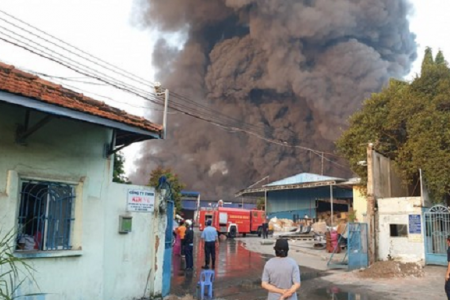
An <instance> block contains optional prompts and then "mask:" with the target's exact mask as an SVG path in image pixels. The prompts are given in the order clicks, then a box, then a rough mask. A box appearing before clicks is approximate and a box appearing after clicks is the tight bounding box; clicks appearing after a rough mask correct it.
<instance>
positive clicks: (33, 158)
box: [0, 103, 164, 300]
mask: <svg viewBox="0 0 450 300" xmlns="http://www.w3.org/2000/svg"><path fill="white" fill-rule="evenodd" d="M31 115H32V120H31V124H34V123H35V122H36V121H38V120H39V119H40V118H42V116H43V115H42V114H39V113H36V112H33V113H32V114H31ZM24 116H25V110H23V109H21V108H19V107H15V106H10V105H5V104H2V103H0V229H1V232H0V235H1V234H4V232H5V231H6V230H8V229H11V228H13V227H15V226H17V215H18V205H19V200H20V198H19V192H20V186H19V180H20V178H25V177H26V178H34V179H43V180H50V181H58V182H61V181H63V182H68V183H71V184H74V185H76V186H77V189H76V196H77V197H76V207H75V210H76V215H75V223H74V227H73V239H72V241H73V245H74V247H73V250H70V251H53V252H50V251H40V252H38V253H37V254H36V255H34V256H35V257H34V258H30V259H27V260H28V261H29V263H30V264H31V265H32V266H33V267H34V268H35V270H36V273H35V278H36V281H37V282H38V284H39V287H40V291H41V292H45V293H48V294H47V295H46V296H44V297H40V298H39V299H42V300H44V299H45V300H83V299H89V300H92V299H96V300H101V299H104V300H125V299H130V300H131V299H134V298H140V297H142V296H144V292H145V291H146V292H149V291H150V290H154V291H156V292H158V291H159V293H160V291H161V288H162V276H159V277H155V274H151V277H150V279H152V282H151V284H150V286H148V285H147V281H148V279H149V277H148V274H149V272H150V269H151V266H153V265H154V264H155V263H156V264H158V265H160V266H161V267H160V269H161V274H162V261H163V255H162V254H161V255H159V253H160V252H161V249H162V247H163V244H164V243H160V244H162V245H159V246H158V248H157V249H156V250H157V251H156V252H155V251H154V250H155V247H154V244H155V236H154V234H155V233H157V234H159V236H158V239H159V238H160V237H163V236H164V230H163V228H162V227H161V226H164V222H161V221H160V220H159V219H155V218H154V214H151V213H132V216H133V232H131V233H129V234H126V235H122V234H119V233H118V221H119V215H121V214H125V213H126V200H127V197H126V191H127V189H128V188H129V186H123V185H119V184H113V183H112V182H111V181H112V167H113V166H112V162H113V160H112V157H111V158H110V159H105V158H104V157H103V147H104V144H105V143H108V142H110V140H111V135H112V131H111V130H110V129H107V128H104V127H100V126H93V125H90V124H87V123H82V122H76V121H70V120H67V119H53V120H51V121H50V123H48V124H46V125H45V126H44V127H42V128H41V129H39V130H38V131H37V132H36V133H34V134H32V135H31V136H30V137H29V138H28V139H27V145H26V146H23V145H18V144H17V143H15V131H16V125H17V124H18V123H20V122H21V121H22V120H23V119H24ZM160 218H161V217H160ZM158 220H159V221H160V222H159V223H162V225H161V226H159V227H155V226H154V225H155V222H157V221H158ZM155 255H156V256H157V257H156V258H155ZM56 256H57V257H56ZM28 283H29V284H28ZM27 284H28V285H24V286H23V287H22V289H21V292H24V293H25V292H36V289H35V288H34V287H32V285H31V282H28V281H27ZM146 286H147V289H146V290H145V288H146ZM147 296H148V294H147Z"/></svg>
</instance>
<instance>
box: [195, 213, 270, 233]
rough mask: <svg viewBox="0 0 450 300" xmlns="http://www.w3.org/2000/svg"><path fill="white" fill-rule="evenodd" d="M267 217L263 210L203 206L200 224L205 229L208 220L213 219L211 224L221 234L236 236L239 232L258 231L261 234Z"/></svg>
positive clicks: (201, 229)
mask: <svg viewBox="0 0 450 300" xmlns="http://www.w3.org/2000/svg"><path fill="white" fill-rule="evenodd" d="M265 218H266V216H265V213H264V211H263V210H248V209H242V208H229V207H216V208H202V209H201V210H200V214H199V219H198V226H199V229H200V231H203V229H204V228H205V226H206V221H208V220H211V222H212V224H211V226H213V227H215V228H216V229H217V231H218V232H219V234H220V233H222V234H226V235H227V236H229V237H235V236H236V235H237V234H242V235H243V236H245V235H246V234H247V233H256V234H258V236H261V233H262V223H263V222H264V221H265Z"/></svg>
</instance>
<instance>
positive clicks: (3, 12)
mask: <svg viewBox="0 0 450 300" xmlns="http://www.w3.org/2000/svg"><path fill="white" fill-rule="evenodd" d="M0 13H2V14H4V15H6V16H8V17H10V18H12V19H14V20H15V21H18V22H20V23H22V24H24V25H26V26H28V27H30V28H33V29H34V30H36V31H38V32H40V33H42V34H44V35H46V36H48V37H51V38H53V39H54V40H56V41H58V42H60V43H62V44H63V45H66V46H68V47H71V48H73V49H75V50H77V51H79V52H81V53H82V54H84V55H86V56H88V57H91V58H93V59H95V60H98V61H100V62H102V63H103V64H105V65H107V66H109V67H112V68H114V69H110V68H108V67H105V66H102V65H100V64H98V63H96V62H95V61H91V60H89V58H86V57H83V56H81V55H79V54H76V53H75V52H72V51H71V50H68V49H66V48H64V47H62V46H60V45H57V44H55V43H53V42H51V41H48V40H47V39H45V38H42V37H39V36H38V35H36V34H34V33H32V32H30V31H28V30H26V29H24V28H22V27H20V26H18V25H17V24H13V23H12V22H9V21H7V20H5V19H3V18H0V19H1V20H3V21H4V22H7V23H8V24H10V25H12V26H15V27H17V28H20V29H22V30H23V31H26V32H28V33H29V34H32V35H34V36H36V37H39V38H40V39H42V40H45V41H47V42H49V43H51V44H53V45H55V46H57V47H59V48H61V49H64V50H66V51H68V52H70V53H72V54H74V55H77V56H79V57H81V58H84V59H86V60H88V61H91V62H92V63H94V64H96V65H98V66H101V67H103V68H105V69H109V70H111V71H113V72H115V73H119V74H121V73H120V72H122V76H124V77H127V78H135V79H138V81H141V83H143V84H148V83H149V82H148V81H147V80H145V79H143V78H142V77H139V76H137V75H135V74H133V73H131V72H128V71H126V70H124V69H122V68H119V67H117V66H115V65H113V64H111V63H109V62H107V61H105V60H103V59H101V58H98V57H96V56H94V55H92V54H90V53H88V52H86V51H84V50H82V49H80V48H78V47H75V46H74V45H71V44H69V43H67V42H65V41H63V40H61V39H59V38H57V37H55V36H53V35H51V34H49V33H47V32H45V31H43V30H41V29H39V28H37V27H35V26H33V25H31V24H29V23H27V22H25V21H23V20H20V19H19V18H16V17H14V16H13V15H10V14H8V13H7V12H5V11H3V10H0ZM117 70H119V71H120V72H117ZM123 74H125V75H123ZM128 76H129V77H128ZM135 79H134V80H135ZM154 86H155V84H154V83H152V87H154Z"/></svg>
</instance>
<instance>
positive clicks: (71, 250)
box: [14, 176, 82, 258]
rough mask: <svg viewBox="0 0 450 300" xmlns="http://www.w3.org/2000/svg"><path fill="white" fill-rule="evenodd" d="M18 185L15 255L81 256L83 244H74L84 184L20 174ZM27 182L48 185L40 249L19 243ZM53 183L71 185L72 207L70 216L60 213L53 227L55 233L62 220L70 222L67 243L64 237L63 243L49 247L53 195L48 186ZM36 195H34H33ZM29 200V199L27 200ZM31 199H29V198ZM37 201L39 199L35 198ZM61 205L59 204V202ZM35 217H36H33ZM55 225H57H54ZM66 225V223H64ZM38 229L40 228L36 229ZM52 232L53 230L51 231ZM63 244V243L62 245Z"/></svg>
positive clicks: (25, 256) (26, 256)
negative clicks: (20, 247)
mask: <svg viewBox="0 0 450 300" xmlns="http://www.w3.org/2000/svg"><path fill="white" fill-rule="evenodd" d="M18 179H19V180H18V186H17V193H18V196H17V214H16V218H15V224H16V226H17V234H16V245H15V252H14V255H15V256H17V257H24V258H34V257H61V256H79V255H81V254H82V251H81V246H80V245H78V243H76V244H75V245H74V240H75V238H74V232H75V230H76V227H79V226H77V224H76V222H77V221H79V220H77V210H79V208H77V206H78V205H79V202H80V200H81V199H80V194H79V192H80V191H81V189H80V186H81V185H82V183H81V182H68V181H64V180H54V179H50V180H49V179H46V178H30V177H22V176H20V177H19V178H18ZM27 184H32V185H35V186H36V185H39V184H40V185H46V186H47V187H46V188H47V191H45V198H46V199H45V200H43V201H45V202H46V203H45V207H46V212H45V216H44V219H45V220H46V224H45V227H43V228H44V230H43V231H44V234H42V238H41V239H42V241H41V246H40V247H39V249H33V250H21V249H19V247H18V246H19V245H18V241H19V237H20V235H21V234H23V232H22V229H21V226H23V223H22V224H21V222H20V221H21V218H22V220H23V218H24V216H25V215H24V214H23V212H21V208H22V205H26V204H22V203H23V201H24V198H23V197H24V196H23V195H24V193H25V192H24V189H25V187H26V185H27ZM52 185H55V186H56V187H58V185H59V186H61V187H70V188H71V189H70V192H69V197H70V200H69V201H70V205H71V207H70V208H69V210H70V216H69V218H64V216H67V212H66V215H64V214H59V219H58V221H57V225H56V226H57V228H56V227H53V230H54V231H53V233H54V232H55V231H58V230H59V229H60V228H61V227H60V222H61V220H62V221H63V222H64V221H67V222H68V223H69V224H68V229H67V234H68V237H67V241H66V243H67V245H65V241H64V239H63V241H62V242H61V243H57V245H56V246H54V248H51V247H48V245H46V240H47V238H48V237H47V235H48V234H49V230H50V228H49V227H48V218H49V212H48V210H49V208H50V201H51V197H52V196H51V195H50V194H49V193H48V188H49V187H50V186H52ZM42 190H43V188H41V190H40V191H42ZM33 197H34V196H33ZM25 201H27V200H25ZM28 201H29V200H28ZM35 201H37V200H35ZM58 205H59V204H58ZM63 205H64V204H63ZM21 214H23V215H21ZM33 214H36V212H35V211H34V212H33ZM33 218H35V217H33ZM53 226H55V225H53ZM62 226H64V225H62ZM36 230H38V229H36ZM50 233H52V232H50ZM61 244H62V245H61Z"/></svg>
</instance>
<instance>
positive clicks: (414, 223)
mask: <svg viewBox="0 0 450 300" xmlns="http://www.w3.org/2000/svg"><path fill="white" fill-rule="evenodd" d="M408 221H409V222H408V238H409V240H410V241H411V242H421V241H422V220H421V216H420V215H419V214H416V215H408Z"/></svg>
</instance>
